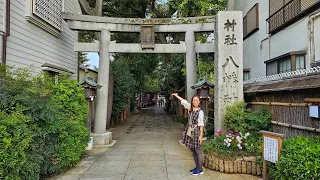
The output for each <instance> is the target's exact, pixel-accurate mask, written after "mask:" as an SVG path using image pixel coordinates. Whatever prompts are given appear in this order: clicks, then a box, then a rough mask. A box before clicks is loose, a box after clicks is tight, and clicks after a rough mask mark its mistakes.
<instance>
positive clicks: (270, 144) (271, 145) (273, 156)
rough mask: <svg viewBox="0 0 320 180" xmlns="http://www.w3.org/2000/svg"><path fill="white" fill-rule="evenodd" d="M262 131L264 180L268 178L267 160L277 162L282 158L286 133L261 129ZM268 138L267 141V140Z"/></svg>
mask: <svg viewBox="0 0 320 180" xmlns="http://www.w3.org/2000/svg"><path fill="white" fill-rule="evenodd" d="M260 132H261V133H262V150H263V156H262V158H263V174H262V175H263V180H266V179H267V161H269V162H273V163H276V162H277V161H278V160H279V158H280V151H281V148H282V138H283V137H284V136H285V135H284V134H279V133H274V132H269V131H260ZM265 140H267V141H265Z"/></svg>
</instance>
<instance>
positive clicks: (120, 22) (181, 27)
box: [63, 12, 243, 146]
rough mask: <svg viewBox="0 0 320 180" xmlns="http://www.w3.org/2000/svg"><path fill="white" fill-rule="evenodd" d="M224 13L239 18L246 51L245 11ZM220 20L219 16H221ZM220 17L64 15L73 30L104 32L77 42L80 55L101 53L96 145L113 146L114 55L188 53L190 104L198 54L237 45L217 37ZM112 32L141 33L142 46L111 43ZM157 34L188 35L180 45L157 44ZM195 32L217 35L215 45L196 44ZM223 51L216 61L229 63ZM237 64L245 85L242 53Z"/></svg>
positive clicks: (76, 49)
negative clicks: (94, 39) (95, 38)
mask: <svg viewBox="0 0 320 180" xmlns="http://www.w3.org/2000/svg"><path fill="white" fill-rule="evenodd" d="M224 13H227V15H228V16H229V18H228V19H230V18H232V19H233V20H234V19H237V20H236V21H237V23H238V25H239V27H241V28H237V29H236V31H237V32H238V33H237V34H236V37H237V38H238V40H239V42H238V46H237V47H240V49H241V51H242V12H223V13H220V15H221V16H222V17H224V16H225V15H226V14H224ZM237 16H238V17H237ZM217 17H219V15H218V16H217ZM217 17H215V16H206V17H190V18H176V19H169V18H162V19H140V18H111V17H97V16H87V15H77V14H69V13H66V14H63V19H65V20H67V23H68V26H69V28H70V29H71V30H86V31H96V32H101V38H100V41H99V42H95V43H75V51H77V52H99V53H100V55H99V56H100V58H99V73H98V84H99V85H101V86H102V87H101V88H100V89H98V90H97V97H98V98H97V107H96V114H95V123H94V134H93V135H92V136H93V138H94V140H93V143H94V145H96V146H101V145H102V146H103V145H106V144H109V142H111V140H112V134H111V132H106V119H107V108H108V107H107V105H108V103H107V101H108V84H109V78H108V77H109V64H110V53H113V52H114V53H115V52H118V53H121V52H122V53H184V54H186V72H187V76H186V79H187V81H186V84H187V99H188V100H189V101H190V100H191V97H192V96H193V95H195V90H193V89H192V88H191V86H192V85H194V84H195V83H196V82H197V75H196V53H208V52H215V50H220V47H219V48H217V47H218V44H221V43H220V42H228V45H230V44H231V45H232V44H235V43H236V42H235V36H234V37H233V38H229V40H227V39H226V40H225V39H224V38H219V34H217V33H218V30H216V29H218V27H222V26H220V25H219V24H218V23H217V22H218V20H216V18H217ZM217 19H219V18H217ZM221 19H223V18H221ZM232 19H231V22H232ZM224 23H225V22H224ZM228 25H229V24H228ZM231 27H233V28H234V27H235V24H232V23H231ZM233 30H234V29H233ZM228 31H229V28H228ZM111 32H141V43H142V44H133V43H116V42H115V41H111V40H110V39H111V36H110V33H111ZM155 32H160V33H164V32H166V33H170V32H179V33H185V42H180V44H154V33H155ZM195 32H215V33H216V34H215V43H200V42H196V41H195ZM239 32H240V33H241V34H240V33H239ZM229 37H230V36H229ZM229 41H230V42H229ZM237 49H239V48H237ZM224 50H225V49H224ZM238 51H239V50H237V53H239V52H238ZM219 52H220V51H219ZM219 52H217V53H215V54H216V57H215V61H217V62H219V61H221V62H223V61H225V57H224V56H225V55H223V57H222V56H221V57H220V56H219V54H221V53H219ZM224 52H226V51H224ZM224 52H223V53H224ZM223 53H222V54H223ZM221 59H222V60H221ZM234 61H236V62H237V64H240V65H238V66H237V68H238V69H241V72H240V71H237V72H236V73H237V76H236V77H233V78H238V77H241V78H240V80H239V82H242V54H241V58H238V59H237V60H234ZM234 61H233V62H234ZM215 64H218V63H215ZM220 64H221V63H220ZM222 64H225V62H223V63H222ZM227 64H228V63H227ZM229 64H231V63H229ZM225 66H226V65H225ZM225 66H223V67H222V66H221V68H220V67H219V68H218V69H216V74H218V73H219V74H220V75H219V77H220V79H222V77H223V76H224V74H223V71H221V70H224V69H226V67H225ZM228 69H230V68H229V67H228V68H227V70H228ZM231 69H232V68H231ZM217 72H218V73H217ZM226 75H229V74H226ZM219 82H220V83H219ZM222 83H223V82H221V81H218V83H215V84H216V86H217V85H218V86H221V88H218V89H223V88H224V87H223V86H222V85H223V84H222ZM241 85H242V83H241ZM218 89H217V93H219V94H221V92H220V91H218ZM233 90H234V89H233ZM241 90H242V88H241ZM215 91H216V90H215ZM241 92H242V91H241ZM215 93H216V92H215ZM232 93H233V94H230V95H233V96H235V95H236V94H234V92H232ZM215 96H216V95H215ZM224 96H225V95H224ZM217 97H218V96H217ZM242 97H243V95H241V97H240V98H239V99H242ZM228 98H229V97H228ZM222 100H223V96H219V102H220V101H222ZM218 104H220V103H218ZM224 104H226V103H224ZM222 108H223V106H219V108H218V109H222ZM215 109H216V108H215ZM220 111H221V110H219V111H217V113H219V112H220ZM215 113H216V112H215ZM219 114H221V113H219ZM218 116H219V118H220V120H218V121H219V122H218V121H217V124H216V120H215V126H216V125H217V128H215V129H220V128H221V127H222V123H220V121H221V115H218ZM215 119H216V118H215Z"/></svg>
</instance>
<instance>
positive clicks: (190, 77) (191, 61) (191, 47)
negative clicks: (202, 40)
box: [185, 31, 197, 103]
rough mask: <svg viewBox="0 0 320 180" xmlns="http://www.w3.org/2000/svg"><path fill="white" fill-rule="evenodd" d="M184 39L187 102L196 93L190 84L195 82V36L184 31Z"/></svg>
mask: <svg viewBox="0 0 320 180" xmlns="http://www.w3.org/2000/svg"><path fill="white" fill-rule="evenodd" d="M185 41H186V50H187V52H186V70H187V71H186V72H187V75H186V82H187V97H186V99H187V100H188V102H190V103H192V102H191V98H192V96H194V95H195V94H196V90H194V89H192V88H191V86H193V85H195V84H196V83H197V63H196V50H195V36H194V32H193V31H187V32H186V33H185Z"/></svg>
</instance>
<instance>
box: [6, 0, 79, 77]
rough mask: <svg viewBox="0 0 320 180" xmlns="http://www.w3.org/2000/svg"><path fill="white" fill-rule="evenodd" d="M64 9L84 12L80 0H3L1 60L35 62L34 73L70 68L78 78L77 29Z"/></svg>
mask: <svg viewBox="0 0 320 180" xmlns="http://www.w3.org/2000/svg"><path fill="white" fill-rule="evenodd" d="M63 12H71V13H81V8H80V5H79V3H78V0H0V35H1V36H0V38H1V39H0V41H1V46H0V47H1V51H0V56H1V61H0V63H1V64H7V65H9V66H15V67H16V68H19V67H24V66H28V65H32V66H34V67H35V71H36V72H35V73H38V72H40V71H42V70H45V71H49V72H51V73H59V72H71V73H72V78H74V79H76V78H77V74H78V73H77V69H78V56H77V53H76V52H74V42H76V41H78V33H77V32H75V31H71V30H70V29H69V28H68V26H67V23H66V22H65V21H64V20H63V19H62V13H63Z"/></svg>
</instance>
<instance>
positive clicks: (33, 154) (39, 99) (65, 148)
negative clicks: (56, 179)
mask: <svg viewBox="0 0 320 180" xmlns="http://www.w3.org/2000/svg"><path fill="white" fill-rule="evenodd" d="M30 72H31V70H30V69H29V68H21V69H17V70H15V71H13V70H12V69H10V68H8V69H7V73H6V74H5V76H2V78H0V80H2V82H1V83H0V112H1V113H2V116H1V119H0V121H1V122H0V123H1V125H2V126H1V128H3V129H6V130H7V133H9V134H10V133H11V135H12V134H15V133H14V132H15V129H14V128H11V129H10V128H9V125H10V117H12V116H16V117H17V118H16V119H17V123H20V125H19V126H21V127H22V128H20V129H19V130H20V131H21V132H22V133H27V132H28V133H27V135H28V136H27V135H26V137H30V138H29V139H28V142H26V145H25V146H26V148H24V149H21V154H23V153H24V155H21V156H23V157H26V160H25V161H26V162H25V164H24V163H16V164H15V165H14V166H6V171H5V172H3V175H2V176H3V177H6V176H8V177H10V178H11V176H12V175H14V176H15V177H14V178H11V179H19V178H22V179H39V178H38V177H40V178H43V177H44V176H46V175H48V174H52V173H59V172H62V171H63V170H65V169H66V168H67V167H70V166H72V165H74V164H76V163H77V162H79V160H80V156H81V154H82V153H83V152H84V150H85V147H86V146H87V143H88V141H89V131H88V130H87V128H86V126H85V120H86V117H87V111H88V107H87V103H86V101H85V98H84V93H83V89H82V87H79V86H77V82H76V81H74V80H70V79H68V77H67V76H66V75H60V76H58V77H57V79H58V82H57V83H56V84H55V83H53V81H52V78H51V77H49V76H47V75H46V74H40V75H37V76H34V77H32V76H30V74H31V73H30ZM18 115H19V116H18ZM26 118H27V119H26ZM20 120H21V121H20ZM19 126H17V128H18V127H19ZM24 127H28V128H24ZM4 132H5V131H4ZM17 138H18V137H17ZM1 139H2V138H1ZM17 141H18V140H17ZM17 144H19V142H17ZM15 145H16V144H15ZM3 146H4V144H3V143H2V144H1V147H0V149H3ZM22 147H23V146H22ZM8 153H9V152H7V151H3V153H2V154H0V159H2V158H3V159H5V158H6V157H8V156H9V155H10V154H8ZM27 157H30V158H27ZM21 159H22V160H23V158H21ZM10 161H12V160H10ZM22 162H23V161H22ZM33 164H36V165H37V166H34V165H33ZM0 166H1V165H0ZM24 168H28V170H25V171H20V169H24ZM1 169H2V168H1ZM15 169H17V170H18V171H16V170H15ZM29 171H30V172H33V174H32V176H30V177H29V178H26V175H25V174H26V173H27V172H29ZM0 172H1V170H0ZM10 172H15V173H13V174H12V173H10ZM1 173H2V172H1ZM28 174H30V173H28ZM18 177H19V178H18ZM31 177H32V178H31ZM0 179H1V177H0Z"/></svg>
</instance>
